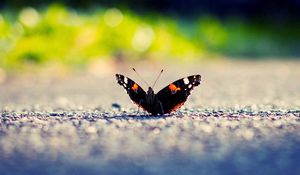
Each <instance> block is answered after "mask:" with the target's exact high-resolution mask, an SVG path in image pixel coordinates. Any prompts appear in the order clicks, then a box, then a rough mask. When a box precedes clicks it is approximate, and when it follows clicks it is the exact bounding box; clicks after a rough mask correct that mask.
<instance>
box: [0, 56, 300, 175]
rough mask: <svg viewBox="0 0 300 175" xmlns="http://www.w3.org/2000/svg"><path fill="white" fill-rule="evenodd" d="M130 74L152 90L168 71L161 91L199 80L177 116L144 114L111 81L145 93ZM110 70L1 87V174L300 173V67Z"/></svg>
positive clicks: (257, 64) (252, 65)
mask: <svg viewBox="0 0 300 175" xmlns="http://www.w3.org/2000/svg"><path fill="white" fill-rule="evenodd" d="M131 66H136V69H137V70H138V71H139V72H140V74H141V75H142V76H143V77H144V79H146V80H147V81H149V84H152V82H153V81H154V79H155V77H156V74H158V73H159V71H160V69H161V68H164V69H165V72H164V74H163V76H162V78H161V79H160V80H159V83H158V85H157V86H156V87H155V88H154V89H156V90H158V89H160V88H163V87H164V86H165V85H167V84H168V83H171V82H172V81H173V80H177V79H178V78H182V77H184V76H187V75H190V74H195V73H199V74H201V75H202V80H203V82H202V84H201V85H200V86H199V87H197V88H196V89H195V90H194V92H193V94H192V95H191V96H190V98H189V100H188V102H186V104H185V105H184V106H183V107H182V108H181V109H180V110H179V111H178V112H176V113H173V114H171V115H167V116H162V117H153V116H148V115H146V113H143V112H140V113H137V108H136V106H135V105H133V104H132V103H131V102H130V100H129V98H128V96H127V94H125V92H124V91H123V89H122V87H120V86H119V85H117V83H116V82H115V77H114V73H122V74H125V75H128V76H129V77H131V78H132V79H134V80H136V81H137V82H138V83H139V84H140V85H142V86H143V87H144V89H146V86H145V85H144V84H143V83H142V81H140V80H139V79H138V77H137V76H136V75H135V74H134V73H133V72H132V71H130V68H131ZM114 67H115V68H113V69H110V70H104V69H99V72H100V73H99V74H97V73H96V74H95V72H94V73H85V74H77V75H72V76H69V77H64V78H52V77H51V78H49V77H48V78H47V76H46V77H45V76H38V75H37V76H35V77H31V78H28V77H26V78H22V79H21V78H10V77H9V78H8V79H7V81H6V82H4V83H2V84H0V110H1V111H0V114H1V116H0V174H58V175H60V174H145V175H148V174H210V175H211V174H212V175H214V174H228V175H231V174H291V175H293V174H295V175H296V174H300V167H299V162H300V147H299V144H300V91H299V90H300V81H299V77H300V69H299V67H300V62H297V61H286V62H280V61H258V62H246V61H244V62H242V61H236V62H222V63H221V64H220V63H218V62H216V63H213V62H209V63H195V64H186V63H182V64H177V65H175V64H167V63H165V64H151V65H150V66H149V65H147V64H146V63H144V64H143V63H141V64H140V65H130V66H127V65H123V66H120V65H119V66H114ZM146 68H147V69H146ZM101 71H102V73H101ZM103 72H105V73H103Z"/></svg>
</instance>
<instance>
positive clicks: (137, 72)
mask: <svg viewBox="0 0 300 175" xmlns="http://www.w3.org/2000/svg"><path fill="white" fill-rule="evenodd" d="M132 70H133V71H134V72H135V73H136V74H137V75H138V77H139V78H140V79H141V80H143V82H144V83H146V84H147V86H149V84H148V83H147V81H145V80H144V79H143V78H142V77H141V76H140V74H139V73H138V72H137V71H136V70H135V68H132ZM149 87H150V86H149Z"/></svg>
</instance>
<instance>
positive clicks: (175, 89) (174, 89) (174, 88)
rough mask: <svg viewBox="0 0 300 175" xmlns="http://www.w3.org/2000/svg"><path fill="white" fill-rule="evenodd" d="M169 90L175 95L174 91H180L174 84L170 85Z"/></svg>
mask: <svg viewBox="0 0 300 175" xmlns="http://www.w3.org/2000/svg"><path fill="white" fill-rule="evenodd" d="M169 89H170V90H171V91H172V93H176V91H179V90H181V89H180V87H177V86H176V85H175V84H170V85H169Z"/></svg>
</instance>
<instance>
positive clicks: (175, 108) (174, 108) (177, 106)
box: [168, 102, 184, 113]
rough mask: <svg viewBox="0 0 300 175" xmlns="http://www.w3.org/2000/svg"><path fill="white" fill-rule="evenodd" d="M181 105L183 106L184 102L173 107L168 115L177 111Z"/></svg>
mask: <svg viewBox="0 0 300 175" xmlns="http://www.w3.org/2000/svg"><path fill="white" fill-rule="evenodd" d="M183 104H184V102H182V103H179V104H178V105H176V106H174V107H173V108H172V109H171V110H170V111H169V112H168V113H171V112H173V111H176V110H177V109H179V108H180V107H181V106H182V105H183Z"/></svg>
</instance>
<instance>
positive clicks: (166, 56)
mask: <svg viewBox="0 0 300 175" xmlns="http://www.w3.org/2000/svg"><path fill="white" fill-rule="evenodd" d="M299 7H300V1H299V0H293V1H263V2H261V1H258V0H253V1H243V0H241V1H235V0H231V1H226V2H225V1H221V0H216V1H215V2H214V3H212V2H210V1H206V0H205V1H199V2H198V1H195V0H187V1H179V0H173V1H170V0H163V1H150V0H144V1H136V0H125V1H118V0H112V1H108V0H103V1H94V0H87V1H80V0H74V1H71V0H65V1H63V0H60V1H50V0H48V1H47V0H46V1H37V0H29V1H21V0H12V1H8V0H7V1H2V2H0V70H2V71H6V72H22V71H26V70H30V69H34V68H36V67H43V66H47V65H55V66H61V67H66V68H71V69H78V68H79V69H84V68H85V67H86V66H87V65H89V64H90V63H92V62H93V61H95V60H117V61H136V60H201V59H203V60H210V59H297V58H299V56H300V32H299V31H300V22H299V17H300V15H299V13H300V12H299V9H300V8H299Z"/></svg>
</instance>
